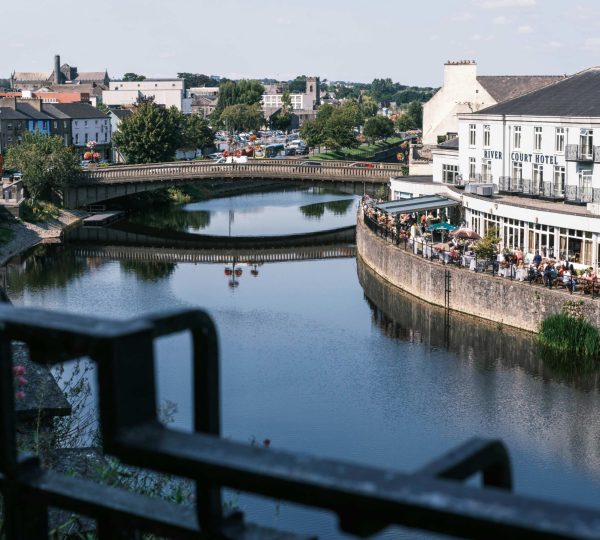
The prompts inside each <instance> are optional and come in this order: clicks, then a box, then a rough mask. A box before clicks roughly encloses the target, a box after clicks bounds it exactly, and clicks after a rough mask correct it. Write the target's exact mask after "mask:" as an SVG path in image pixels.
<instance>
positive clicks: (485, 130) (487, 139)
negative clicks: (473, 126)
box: [483, 126, 490, 148]
mask: <svg viewBox="0 0 600 540" xmlns="http://www.w3.org/2000/svg"><path fill="white" fill-rule="evenodd" d="M483 146H484V147H486V148H489V146H490V126H483Z"/></svg>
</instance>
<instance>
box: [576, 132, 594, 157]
mask: <svg viewBox="0 0 600 540" xmlns="http://www.w3.org/2000/svg"><path fill="white" fill-rule="evenodd" d="M593 145H594V136H593V134H592V130H591V129H582V130H581V133H580V135H579V146H580V149H579V150H580V152H581V157H584V158H591V157H592V155H593V152H594V146H593Z"/></svg>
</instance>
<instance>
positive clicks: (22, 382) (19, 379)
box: [17, 377, 29, 386]
mask: <svg viewBox="0 0 600 540" xmlns="http://www.w3.org/2000/svg"><path fill="white" fill-rule="evenodd" d="M17 382H18V383H19V384H20V385H21V386H25V385H26V384H27V383H28V382H29V381H28V380H27V379H26V378H25V377H17Z"/></svg>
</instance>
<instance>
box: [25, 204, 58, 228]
mask: <svg viewBox="0 0 600 540" xmlns="http://www.w3.org/2000/svg"><path fill="white" fill-rule="evenodd" d="M22 215H23V220H25V221H28V222H29V223H39V222H41V221H49V220H51V219H57V218H58V216H60V208H59V207H58V206H56V205H55V204H52V203H51V202H48V201H34V200H32V199H28V200H27V201H25V204H23V214H22Z"/></svg>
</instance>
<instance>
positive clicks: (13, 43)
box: [8, 41, 25, 49]
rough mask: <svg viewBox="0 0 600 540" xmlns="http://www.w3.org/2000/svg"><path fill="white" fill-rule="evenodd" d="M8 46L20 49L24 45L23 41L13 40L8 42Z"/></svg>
mask: <svg viewBox="0 0 600 540" xmlns="http://www.w3.org/2000/svg"><path fill="white" fill-rule="evenodd" d="M8 47H10V48H11V49H22V48H23V47H25V43H17V42H16V41H13V42H12V43H9V44H8Z"/></svg>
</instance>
